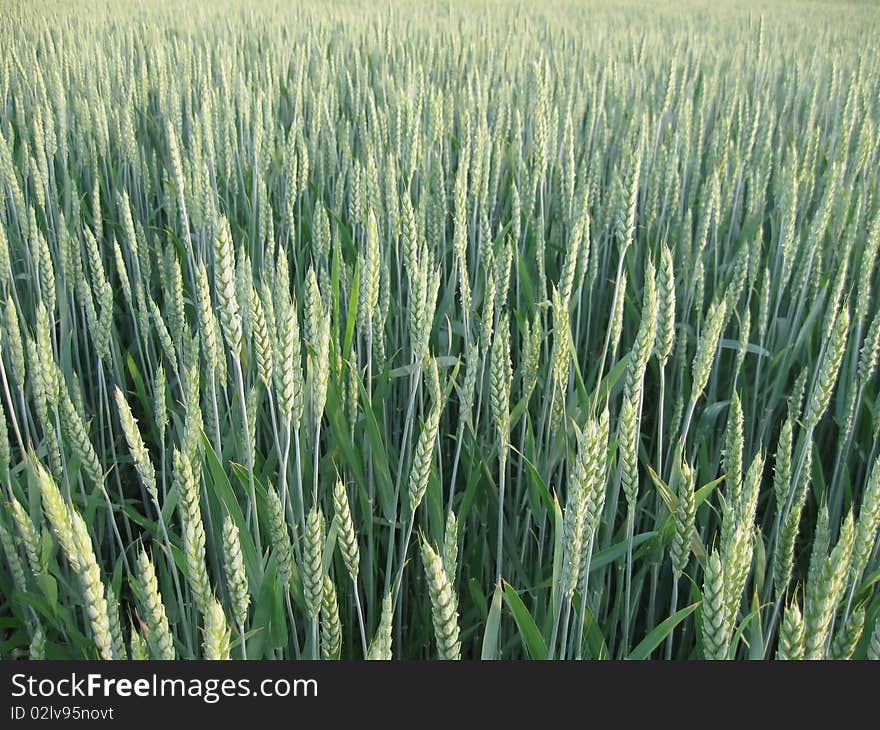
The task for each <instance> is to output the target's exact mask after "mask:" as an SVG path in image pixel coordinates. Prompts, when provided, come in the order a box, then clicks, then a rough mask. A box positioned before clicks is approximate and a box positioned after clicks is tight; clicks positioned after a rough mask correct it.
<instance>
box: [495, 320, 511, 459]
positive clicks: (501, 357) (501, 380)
mask: <svg viewBox="0 0 880 730" xmlns="http://www.w3.org/2000/svg"><path fill="white" fill-rule="evenodd" d="M512 377H513V370H512V366H511V363H510V328H509V325H508V322H507V314H506V313H505V314H503V315H502V316H501V319H500V321H499V323H498V331H497V332H496V334H495V339H494V340H493V341H492V354H491V362H490V368H489V380H490V385H489V405H490V407H491V410H492V416H493V418H494V420H495V428H496V430H497V432H498V438H499V440H500V442H501V444H502V446H504V445H506V441H507V438H508V435H509V432H510V382H511V379H512ZM503 451H504V449H503V448H502V452H503Z"/></svg>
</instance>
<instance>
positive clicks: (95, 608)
mask: <svg viewBox="0 0 880 730" xmlns="http://www.w3.org/2000/svg"><path fill="white" fill-rule="evenodd" d="M70 524H71V529H72V532H73V543H74V545H75V546H76V551H77V553H76V556H77V557H76V568H75V570H76V572H77V573H78V574H79V579H80V584H81V585H82V590H83V595H84V598H85V609H86V613H87V614H88V617H89V623H90V625H91V628H92V640H93V641H94V642H95V646H97V648H98V655H99V656H100V658H101V659H113V640H112V637H111V635H110V620H109V618H108V608H107V599H106V597H105V595H104V584H103V583H102V581H101V569H100V567H98V560H97V558H96V556H95V550H94V547H93V545H92V538H91V536H90V535H89V530H88V527H86V523H85V521H84V520H83V518H82V517H81V516H80V514H79V513H78V512H77V511H76V510H75V509H73V508H70ZM68 562H71V563H72V561H71V560H70V556H68Z"/></svg>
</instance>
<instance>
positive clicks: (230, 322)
mask: <svg viewBox="0 0 880 730" xmlns="http://www.w3.org/2000/svg"><path fill="white" fill-rule="evenodd" d="M236 284H237V281H236V266H235V251H234V249H233V245H232V232H231V231H230V230H229V221H227V220H226V216H220V223H219V228H218V230H217V232H216V235H215V237H214V290H215V292H216V294H217V301H218V304H219V308H220V326H221V329H222V330H223V337H224V339H225V340H226V345H227V346H228V347H229V350H230V352H232V355H233V357H238V354H239V353H240V352H241V345H242V315H241V310H240V307H239V301H238V293H237V290H236Z"/></svg>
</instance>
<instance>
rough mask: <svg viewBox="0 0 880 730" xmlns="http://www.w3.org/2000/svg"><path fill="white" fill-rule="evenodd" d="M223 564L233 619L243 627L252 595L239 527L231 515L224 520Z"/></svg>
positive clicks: (237, 624)
mask: <svg viewBox="0 0 880 730" xmlns="http://www.w3.org/2000/svg"><path fill="white" fill-rule="evenodd" d="M223 565H224V568H225V570H226V587H227V589H228V591H229V600H230V604H231V608H232V619H233V621H234V623H235V625H236V626H238V627H242V626H244V624H245V622H246V621H247V615H248V604H249V603H250V595H249V594H248V580H247V575H246V574H245V570H244V558H243V557H242V554H241V541H240V540H239V536H238V527H237V526H236V525H235V523H234V522H233V521H232V518H231V517H230V516H229V515H226V517H225V519H224V520H223Z"/></svg>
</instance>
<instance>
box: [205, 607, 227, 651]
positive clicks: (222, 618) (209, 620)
mask: <svg viewBox="0 0 880 730" xmlns="http://www.w3.org/2000/svg"><path fill="white" fill-rule="evenodd" d="M202 649H203V652H204V658H205V659H209V660H213V661H217V660H226V659H230V658H231V656H230V631H229V629H228V628H227V626H226V614H224V613H223V606H221V605H220V602H219V601H218V600H217V599H216V598H211V599H210V601H209V603H208V605H207V608H206V610H205V631H204V639H203V642H202Z"/></svg>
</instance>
